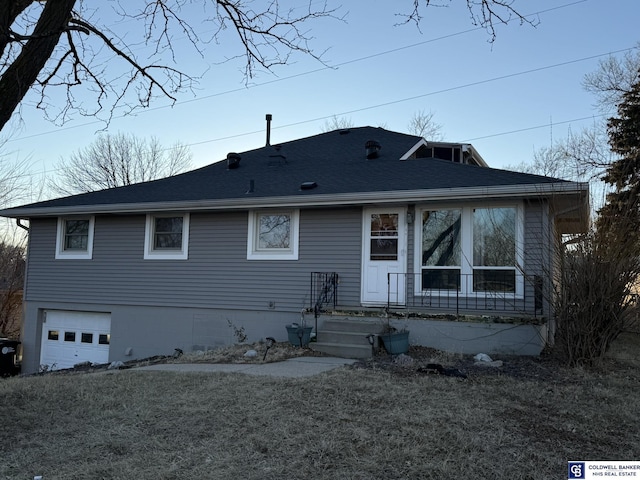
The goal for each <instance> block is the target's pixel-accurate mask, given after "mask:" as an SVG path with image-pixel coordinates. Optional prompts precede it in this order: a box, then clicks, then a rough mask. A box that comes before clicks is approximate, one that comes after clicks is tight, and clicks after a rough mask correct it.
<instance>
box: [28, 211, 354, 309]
mask: <svg viewBox="0 0 640 480" xmlns="http://www.w3.org/2000/svg"><path fill="white" fill-rule="evenodd" d="M247 221H248V213H247V212H230V213H193V214H191V219H190V234H189V259H188V260H144V259H143V254H144V233H145V216H144V215H131V216H106V215H105V216H96V219H95V232H94V245H93V258H92V259H91V260H66V259H65V260H56V259H55V258H54V257H55V243H56V242H55V238H56V219H33V220H32V221H31V231H30V246H29V275H28V278H27V289H26V295H27V298H26V300H27V301H66V302H82V303H85V304H87V303H89V304H91V303H96V304H97V303H102V304H104V303H108V304H117V305H155V306H178V307H199V308H216V309H242V310H268V309H270V307H269V305H270V303H271V304H272V305H274V306H275V308H271V309H272V310H276V311H300V310H301V309H302V308H304V307H308V306H309V305H310V298H309V296H310V294H309V291H310V273H311V272H312V271H323V272H337V273H338V274H339V275H340V287H339V297H338V298H339V301H340V303H343V304H348V305H355V304H357V303H358V302H359V298H360V268H361V267H360V265H361V248H360V239H361V237H362V233H361V228H362V227H361V223H362V219H361V209H360V208H348V209H318V210H302V211H301V212H300V242H299V259H298V260H297V261H289V260H280V261H267V260H247Z"/></svg>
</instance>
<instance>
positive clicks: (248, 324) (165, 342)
mask: <svg viewBox="0 0 640 480" xmlns="http://www.w3.org/2000/svg"><path fill="white" fill-rule="evenodd" d="M45 310H69V311H79V312H105V313H110V314H111V344H110V347H109V361H110V362H113V361H116V360H120V361H128V360H133V359H140V358H148V357H152V356H155V355H172V354H173V353H174V350H175V349H176V348H179V349H181V350H183V351H184V352H191V351H194V350H211V349H213V348H217V347H221V346H224V345H231V344H234V343H238V339H237V338H236V335H235V334H234V328H233V327H232V326H230V325H229V322H231V324H232V325H233V326H234V327H235V328H237V329H241V328H244V333H245V334H246V335H247V338H246V341H247V342H256V341H259V340H263V339H264V338H265V337H273V338H275V339H276V340H277V341H285V340H287V331H286V328H285V325H288V324H291V323H293V322H300V314H299V313H298V314H295V313H287V312H268V311H267V312H255V311H242V310H214V309H196V308H184V307H177V308H167V307H162V308H159V307H140V306H125V305H96V304H78V303H73V304H71V303H54V302H29V303H28V304H27V305H26V315H27V318H29V319H30V320H31V321H29V322H27V323H25V331H24V335H23V338H24V343H23V345H22V347H23V350H22V372H23V373H35V372H37V371H38V369H39V366H40V345H41V339H42V325H43V323H42V319H43V312H44V311H45ZM306 320H307V322H308V325H312V324H313V316H309V315H307V318H306Z"/></svg>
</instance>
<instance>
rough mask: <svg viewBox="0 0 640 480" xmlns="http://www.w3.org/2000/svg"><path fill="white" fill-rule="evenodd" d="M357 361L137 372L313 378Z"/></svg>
mask: <svg viewBox="0 0 640 480" xmlns="http://www.w3.org/2000/svg"><path fill="white" fill-rule="evenodd" d="M354 362H356V360H353V359H349V358H336V357H296V358H290V359H288V360H285V361H284V362H273V363H261V364H246V363H163V364H157V365H149V366H146V367H138V368H136V369H135V370H143V371H163V372H205V373H206V372H228V373H245V374H247V375H257V376H270V377H283V378H297V377H311V376H313V375H317V374H319V373H322V372H328V371H329V370H333V369H334V368H338V367H341V366H343V365H351V364H352V363H354Z"/></svg>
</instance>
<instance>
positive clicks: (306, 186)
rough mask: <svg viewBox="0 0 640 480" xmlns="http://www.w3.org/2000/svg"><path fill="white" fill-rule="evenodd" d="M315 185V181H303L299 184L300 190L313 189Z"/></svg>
mask: <svg viewBox="0 0 640 480" xmlns="http://www.w3.org/2000/svg"><path fill="white" fill-rule="evenodd" d="M317 186H318V184H317V183H316V182H303V183H301V184H300V190H313V189H314V188H316V187H317Z"/></svg>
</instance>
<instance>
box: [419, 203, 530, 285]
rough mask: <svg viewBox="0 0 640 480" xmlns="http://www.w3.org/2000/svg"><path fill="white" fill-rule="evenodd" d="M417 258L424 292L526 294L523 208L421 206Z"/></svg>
mask: <svg viewBox="0 0 640 480" xmlns="http://www.w3.org/2000/svg"><path fill="white" fill-rule="evenodd" d="M418 211H419V212H420V216H419V217H418V218H421V221H420V222H416V223H417V226H416V229H417V230H416V239H417V240H418V241H417V242H416V259H417V263H418V265H417V266H416V267H417V271H419V272H420V280H419V281H417V282H416V294H420V293H421V292H422V291H431V292H441V293H442V294H444V295H446V294H482V293H486V294H504V295H517V296H519V295H522V294H523V291H524V277H523V275H522V273H521V265H522V263H523V262H522V251H523V248H522V245H523V237H524V234H523V226H522V225H523V214H522V211H521V207H519V206H514V205H508V206H487V207H485V206H482V207H476V208H474V207H456V208H441V207H438V208H433V209H431V208H426V207H425V208H419V209H418Z"/></svg>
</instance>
